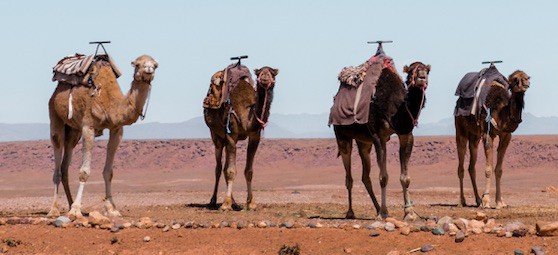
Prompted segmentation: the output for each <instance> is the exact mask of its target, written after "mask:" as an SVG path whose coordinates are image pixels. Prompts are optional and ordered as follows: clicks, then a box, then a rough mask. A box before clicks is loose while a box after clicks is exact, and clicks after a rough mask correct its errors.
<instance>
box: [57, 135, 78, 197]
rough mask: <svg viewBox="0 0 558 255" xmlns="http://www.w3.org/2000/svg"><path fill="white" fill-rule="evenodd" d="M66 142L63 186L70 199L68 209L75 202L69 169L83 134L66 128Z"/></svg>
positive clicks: (62, 167) (62, 169)
mask: <svg viewBox="0 0 558 255" xmlns="http://www.w3.org/2000/svg"><path fill="white" fill-rule="evenodd" d="M65 131H66V132H65V134H66V137H65V141H64V158H63V159H62V166H61V173H62V184H63V185H64V192H65V193H66V198H67V199H68V207H70V206H72V204H73V203H74V200H73V198H72V193H71V191H70V184H69V180H68V169H69V167H70V163H72V154H73V152H74V148H75V147H76V145H77V143H78V142H79V138H80V137H81V133H80V132H79V130H77V129H72V128H71V127H70V126H68V125H66V126H65Z"/></svg>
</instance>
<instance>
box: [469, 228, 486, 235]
mask: <svg viewBox="0 0 558 255" xmlns="http://www.w3.org/2000/svg"><path fill="white" fill-rule="evenodd" d="M471 233H473V234H475V235H478V234H482V233H483V230H482V229H481V228H472V229H471Z"/></svg>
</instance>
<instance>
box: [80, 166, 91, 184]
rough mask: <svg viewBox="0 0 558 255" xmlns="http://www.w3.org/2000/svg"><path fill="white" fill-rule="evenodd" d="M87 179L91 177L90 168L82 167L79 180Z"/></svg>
mask: <svg viewBox="0 0 558 255" xmlns="http://www.w3.org/2000/svg"><path fill="white" fill-rule="evenodd" d="M87 179H89V169H81V170H80V171H79V181H80V182H87Z"/></svg>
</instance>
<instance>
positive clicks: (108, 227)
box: [99, 223, 112, 229]
mask: <svg viewBox="0 0 558 255" xmlns="http://www.w3.org/2000/svg"><path fill="white" fill-rule="evenodd" d="M99 228H100V229H112V223H105V224H102V225H99Z"/></svg>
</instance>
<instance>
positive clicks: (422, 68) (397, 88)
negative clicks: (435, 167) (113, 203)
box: [334, 62, 430, 220]
mask: <svg viewBox="0 0 558 255" xmlns="http://www.w3.org/2000/svg"><path fill="white" fill-rule="evenodd" d="M404 72H406V73H407V81H406V84H407V89H405V86H404V84H403V81H402V80H401V78H400V77H399V75H398V74H397V72H396V71H395V70H391V69H389V68H384V69H383V70H382V74H381V75H380V78H379V80H378V86H377V90H376V94H375V99H373V103H372V104H370V118H369V122H368V123H367V124H352V125H348V126H340V125H334V131H335V137H336V138H337V145H338V148H339V153H340V155H341V157H342V159H343V165H344V166H345V171H346V179H345V184H346V186H347V190H348V192H349V210H348V211H347V214H346V218H348V219H352V218H354V217H355V215H354V212H353V207H352V191H351V190H352V187H353V178H352V176H351V151H352V146H353V140H355V141H356V144H357V146H358V153H359V155H360V158H361V160H362V182H363V183H364V186H365V187H366V190H367V191H368V194H369V195H370V197H371V199H372V202H373V203H374V207H375V209H376V212H377V213H378V216H379V217H382V218H386V217H388V210H387V205H386V186H387V183H388V173H387V166H386V165H387V162H386V154H387V151H386V143H387V141H389V139H390V136H391V135H392V134H397V136H398V137H399V143H400V148H399V158H400V162H401V176H400V181H401V186H403V201H404V204H405V209H404V211H405V219H406V220H414V219H415V218H416V214H415V212H414V210H413V208H412V203H411V200H410V198H409V194H408V191H407V189H408V187H409V184H410V182H411V178H410V177H409V176H408V167H407V165H408V163H409V158H410V157H411V152H412V149H413V142H414V138H413V133H412V131H413V128H414V127H415V126H416V124H417V120H418V118H419V115H420V111H421V110H422V108H423V107H424V101H425V93H424V92H425V89H426V87H427V85H428V73H429V72H430V65H428V66H427V65H424V64H423V63H421V62H415V63H413V64H411V66H409V67H407V66H405V68H404ZM372 145H374V147H375V150H376V157H377V162H378V166H379V168H380V186H381V188H382V205H381V207H380V205H379V204H378V202H377V200H376V197H375V195H374V191H373V190H372V182H371V181H370V152H371V150H372Z"/></svg>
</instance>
